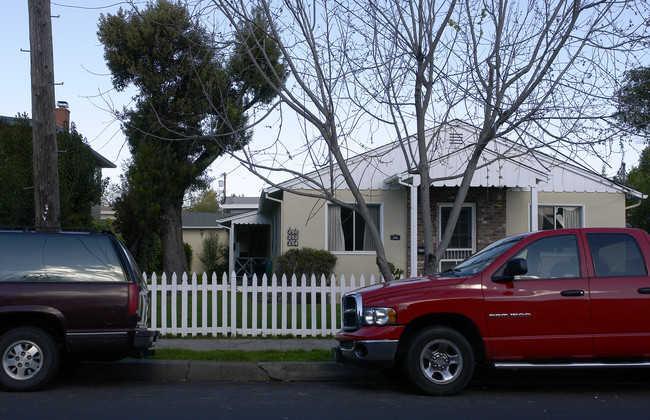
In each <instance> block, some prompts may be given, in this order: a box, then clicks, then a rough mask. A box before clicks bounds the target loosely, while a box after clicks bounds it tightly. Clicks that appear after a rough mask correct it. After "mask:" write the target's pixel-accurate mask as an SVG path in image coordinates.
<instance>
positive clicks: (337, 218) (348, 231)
mask: <svg viewBox="0 0 650 420" xmlns="http://www.w3.org/2000/svg"><path fill="white" fill-rule="evenodd" d="M368 211H369V212H370V218H371V219H372V221H373V222H374V223H375V225H376V226H377V227H378V228H380V223H379V218H380V217H379V214H380V207H379V205H378V204H375V205H372V204H369V205H368ZM327 217H328V223H327V248H328V249H329V250H330V251H374V250H375V249H376V248H375V242H374V240H373V239H372V236H371V234H370V229H369V228H368V226H367V225H366V222H365V221H364V220H363V217H361V215H360V214H359V213H357V212H356V211H354V210H351V209H348V208H345V207H341V206H336V205H329V206H328V215H327ZM380 230H381V229H380Z"/></svg>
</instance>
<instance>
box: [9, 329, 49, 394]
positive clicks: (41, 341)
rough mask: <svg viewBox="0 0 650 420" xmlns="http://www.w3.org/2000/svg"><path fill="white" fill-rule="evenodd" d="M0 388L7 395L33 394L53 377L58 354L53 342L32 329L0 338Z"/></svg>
mask: <svg viewBox="0 0 650 420" xmlns="http://www.w3.org/2000/svg"><path fill="white" fill-rule="evenodd" d="M0 355H1V356H2V369H0V387H2V388H3V389H6V390H9V391H33V390H35V389H38V388H40V387H42V386H44V385H45V384H47V383H48V382H49V381H50V380H52V378H53V377H54V376H55V375H56V373H57V370H58V368H59V363H60V360H61V359H60V352H59V350H58V349H57V347H56V343H55V342H54V339H53V338H52V337H51V336H50V335H49V334H48V333H46V332H45V331H43V330H41V329H39V328H33V327H21V328H14V329H12V330H9V331H7V332H6V333H5V334H4V335H2V337H0Z"/></svg>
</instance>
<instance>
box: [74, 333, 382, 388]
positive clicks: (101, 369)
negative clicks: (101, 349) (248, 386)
mask: <svg viewBox="0 0 650 420" xmlns="http://www.w3.org/2000/svg"><path fill="white" fill-rule="evenodd" d="M336 344H337V342H336V341H335V340H332V339H300V338H298V339H229V338H216V339H192V338H190V339H160V340H158V342H157V343H156V346H155V347H154V349H163V348H181V349H188V350H197V351H211V350H247V351H252V350H281V351H286V350H296V349H302V350H312V349H322V350H328V349H331V348H332V347H333V346H335V345H336ZM75 377H76V378H78V379H82V380H100V381H102V380H138V381H219V382H275V381H285V382H360V381H383V380H385V379H384V377H383V375H381V373H380V372H378V371H376V370H372V369H363V368H358V367H354V366H344V365H341V364H338V363H335V362H334V358H333V357H332V362H313V363H310V362H209V361H186V360H151V359H141V360H136V359H125V360H121V361H119V362H115V363H100V362H89V363H83V364H82V365H81V367H80V369H79V371H78V372H77V374H76V375H75Z"/></svg>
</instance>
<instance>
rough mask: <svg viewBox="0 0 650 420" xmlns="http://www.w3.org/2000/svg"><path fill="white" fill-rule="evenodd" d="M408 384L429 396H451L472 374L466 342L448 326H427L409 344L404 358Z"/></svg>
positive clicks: (469, 349)
mask: <svg viewBox="0 0 650 420" xmlns="http://www.w3.org/2000/svg"><path fill="white" fill-rule="evenodd" d="M405 364H406V373H407V375H408V377H409V379H410V380H411V382H412V383H413V384H414V385H415V386H416V387H418V388H419V389H420V390H421V391H422V392H424V393H426V394H429V395H452V394H455V393H457V392H460V391H461V390H462V389H463V388H465V387H466V386H467V384H468V383H469V381H470V380H471V379H472V375H473V373H474V352H473V351H472V347H471V346H470V344H469V342H468V341H467V339H466V338H465V337H464V336H463V335H462V334H461V333H459V332H458V331H456V330H454V329H451V328H448V327H441V326H436V327H428V328H425V329H422V330H420V331H419V332H418V333H416V334H415V335H414V336H413V338H412V339H411V341H410V342H409V345H408V349H407V352H406V358H405Z"/></svg>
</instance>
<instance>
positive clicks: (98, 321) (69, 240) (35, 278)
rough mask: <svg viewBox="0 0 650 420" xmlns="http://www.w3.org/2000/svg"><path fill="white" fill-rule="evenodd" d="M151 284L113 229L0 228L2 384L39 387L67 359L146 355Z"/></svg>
mask: <svg viewBox="0 0 650 420" xmlns="http://www.w3.org/2000/svg"><path fill="white" fill-rule="evenodd" d="M148 307H149V305H148V291H147V287H146V284H145V282H144V280H143V279H142V273H141V271H140V270H139V269H138V267H137V265H136V263H135V261H134V259H133V257H132V256H131V254H130V253H129V252H128V251H127V250H126V248H124V246H122V244H121V243H120V241H119V240H117V238H116V237H115V236H114V235H113V234H111V233H109V232H102V233H100V232H89V231H85V232H77V231H37V230H35V229H6V228H5V229H3V230H0V357H2V369H0V387H2V388H4V389H6V390H13V391H27V390H34V389H37V388H39V387H42V386H43V385H45V384H46V383H48V382H49V381H50V380H51V379H52V378H53V377H54V376H55V375H56V373H57V371H58V370H59V366H60V365H61V363H62V360H63V361H78V360H119V359H121V358H123V357H127V356H134V357H142V356H144V355H146V354H147V353H151V351H150V350H148V349H149V348H150V347H152V346H153V345H154V344H155V341H156V338H157V336H158V332H156V331H151V330H148V329H147V326H146V322H147V311H148Z"/></svg>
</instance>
